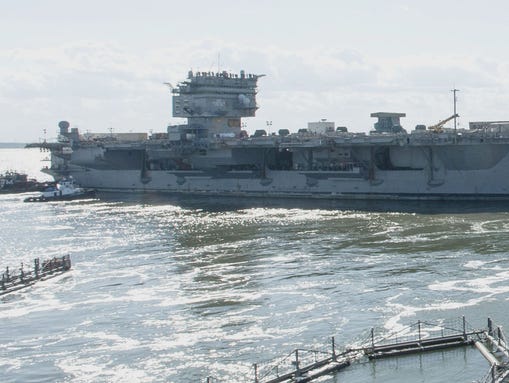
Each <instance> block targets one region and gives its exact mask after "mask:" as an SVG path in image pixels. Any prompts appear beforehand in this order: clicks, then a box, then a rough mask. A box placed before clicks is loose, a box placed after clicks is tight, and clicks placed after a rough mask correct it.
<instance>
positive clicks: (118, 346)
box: [0, 149, 509, 382]
mask: <svg viewBox="0 0 509 383" xmlns="http://www.w3.org/2000/svg"><path fill="white" fill-rule="evenodd" d="M43 157H45V154H44V153H40V152H38V151H36V150H24V149H10V150H7V149H2V150H0V167H1V168H2V169H0V170H5V169H16V170H25V171H27V172H29V173H30V174H31V175H34V176H37V177H39V178H41V176H40V173H38V171H37V169H38V168H40V167H41V166H42V165H41V163H40V162H39V161H40V159H42V158H43ZM25 196H26V195H8V196H6V195H4V196H0V228H1V231H0V249H1V253H0V260H1V262H0V267H1V268H3V267H5V266H11V267H14V266H18V265H19V264H20V262H25V263H30V262H31V261H32V259H33V258H35V257H41V258H48V257H52V256H61V255H64V254H67V253H70V254H71V258H72V261H73V269H72V271H71V272H69V273H67V274H65V275H63V276H61V277H58V278H56V279H53V280H50V281H45V282H40V283H38V284H36V285H35V286H33V287H31V288H29V289H27V290H25V291H23V292H20V293H16V294H12V295H10V296H7V297H4V298H3V299H1V300H0V375H2V377H1V378H0V380H1V381H2V382H203V381H205V379H206V377H207V376H213V377H215V378H218V379H219V381H223V382H243V381H252V376H253V369H252V364H253V363H261V364H263V362H265V361H268V360H270V359H273V358H278V357H282V356H284V355H285V354H287V353H289V352H290V351H291V350H292V349H294V348H296V347H303V348H313V347H320V348H322V347H323V346H324V345H326V344H327V342H328V337H330V336H332V335H334V336H335V337H336V342H337V343H338V344H340V345H345V346H346V345H348V344H354V343H355V342H359V341H360V340H361V339H363V338H365V337H366V336H367V334H368V333H369V330H370V328H371V327H375V328H377V330H378V331H382V332H389V331H392V330H397V329H399V328H402V327H404V326H406V325H408V324H411V323H413V322H415V321H417V320H418V319H422V320H442V319H449V318H457V317H459V316H462V315H465V316H466V318H467V320H468V322H469V323H470V324H471V325H472V326H473V327H484V326H485V323H486V318H487V317H488V316H490V317H492V318H493V319H494V320H495V322H497V323H498V324H501V325H505V327H506V328H509V327H508V326H507V325H508V324H509V319H508V317H507V312H508V310H507V308H508V302H507V300H508V299H509V259H508V257H507V249H508V248H509V236H508V235H507V232H508V229H509V207H508V206H506V205H486V204H470V205H465V206H461V205H459V206H455V205H454V204H453V205H451V204H433V205H429V204H428V205H423V204H405V205H394V204H390V205H388V204H386V203H371V204H369V205H362V204H359V203H357V204H345V203H342V204H339V203H332V202H323V203H314V204H309V203H305V202H303V201H298V200H296V201H263V200H262V201H260V200H253V201H251V200H247V199H243V200H230V199H227V198H224V199H206V198H199V199H196V198H177V197H171V196H155V195H128V194H125V195H122V194H104V195H100V196H99V197H100V198H99V199H98V200H90V201H71V202H65V203H44V204H26V203H23V202H22V200H23V198H24V197H25ZM487 370H488V364H487V362H485V361H484V360H483V359H482V358H481V357H480V356H479V355H478V353H477V352H475V351H473V350H471V349H466V350H455V351H451V352H444V353H435V354H432V355H427V356H422V357H411V358H402V359H392V360H388V361H383V362H377V363H376V364H367V365H357V366H354V367H352V368H350V369H347V370H345V371H344V372H341V373H339V374H338V375H337V376H336V377H329V378H326V379H324V380H322V381H323V382H339V381H342V382H344V381H355V382H409V381H416V382H443V381H451V382H452V381H457V382H471V381H473V380H475V379H479V378H481V377H482V375H484V373H485V372H487ZM249 379H251V380H249Z"/></svg>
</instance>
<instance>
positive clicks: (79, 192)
mask: <svg viewBox="0 0 509 383" xmlns="http://www.w3.org/2000/svg"><path fill="white" fill-rule="evenodd" d="M94 195H95V190H93V189H83V188H81V187H79V186H78V185H77V184H76V183H75V182H74V179H72V178H67V179H63V180H61V181H60V182H57V184H56V185H55V186H50V187H48V188H46V189H45V190H44V191H43V192H42V194H41V195H39V196H37V197H28V198H25V200H24V201H25V202H49V201H69V200H73V199H81V198H87V197H93V196H94Z"/></svg>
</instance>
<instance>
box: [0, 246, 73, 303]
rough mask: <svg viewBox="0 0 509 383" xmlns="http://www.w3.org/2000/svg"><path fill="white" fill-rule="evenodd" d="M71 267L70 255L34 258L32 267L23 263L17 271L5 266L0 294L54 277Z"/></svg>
mask: <svg viewBox="0 0 509 383" xmlns="http://www.w3.org/2000/svg"><path fill="white" fill-rule="evenodd" d="M70 269H71V257H70V256H69V255H64V256H63V257H54V258H51V259H48V260H44V261H42V262H41V261H40V259H39V258H36V259H34V261H33V268H30V269H27V268H26V267H25V265H24V264H23V263H21V267H20V268H19V269H18V270H17V272H12V271H11V270H10V269H9V267H6V268H5V271H4V272H3V273H2V278H1V279H0V296H2V295H5V294H9V293H12V292H14V291H18V290H21V289H24V288H26V287H29V286H32V285H34V284H35V283H36V282H38V281H44V280H47V279H50V278H54V277H56V276H58V275H60V274H63V273H65V272H66V271H69V270H70Z"/></svg>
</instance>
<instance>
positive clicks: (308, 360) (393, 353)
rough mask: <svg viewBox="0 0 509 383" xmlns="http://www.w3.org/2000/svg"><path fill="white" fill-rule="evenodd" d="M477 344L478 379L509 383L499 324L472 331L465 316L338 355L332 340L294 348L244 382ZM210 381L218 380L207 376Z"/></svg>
mask: <svg viewBox="0 0 509 383" xmlns="http://www.w3.org/2000/svg"><path fill="white" fill-rule="evenodd" d="M459 347H475V348H477V350H479V351H480V353H481V354H482V355H483V356H484V357H485V359H486V360H487V361H488V363H489V369H487V372H486V374H485V376H484V377H482V379H480V380H476V381H475V382H477V383H509V344H508V342H507V341H506V338H505V335H504V333H503V331H502V328H501V327H496V328H495V326H494V325H493V322H492V321H491V319H489V318H488V326H487V328H486V329H481V330H475V329H471V328H470V327H469V326H468V324H467V322H466V320H465V318H464V317H462V318H460V319H457V320H454V321H449V322H447V323H446V322H441V323H430V322H424V321H418V322H416V323H414V324H412V325H411V326H409V327H407V328H405V329H403V330H401V331H399V332H397V333H395V334H390V335H388V336H385V337H377V336H375V332H374V330H373V329H372V330H371V333H370V335H369V337H368V339H366V340H365V341H364V342H362V344H360V345H358V346H356V347H351V348H346V349H344V351H342V352H340V353H338V352H337V351H336V345H335V342H334V338H331V343H330V344H329V345H327V346H326V347H325V348H324V349H321V350H317V349H314V350H306V349H296V350H293V351H292V352H291V353H289V354H288V355H286V356H285V357H283V358H281V359H279V360H277V361H273V362H268V363H257V364H254V365H253V369H254V371H253V375H251V378H249V377H247V378H246V380H245V381H246V382H254V383H285V382H288V383H290V382H295V383H297V382H298V383H307V382H311V381H313V380H315V379H318V378H320V377H323V376H325V375H331V374H336V373H338V372H340V371H342V370H344V369H346V368H347V367H348V366H350V365H352V364H354V363H365V362H366V361H368V362H369V361H370V360H374V359H383V358H397V357H399V356H404V355H415V354H421V353H426V352H433V351H438V350H443V349H452V348H459ZM207 382H220V380H219V379H213V378H212V377H209V378H207Z"/></svg>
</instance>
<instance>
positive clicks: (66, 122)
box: [58, 121, 69, 129]
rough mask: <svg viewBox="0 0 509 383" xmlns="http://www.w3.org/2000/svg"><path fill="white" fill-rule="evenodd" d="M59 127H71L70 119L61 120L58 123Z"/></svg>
mask: <svg viewBox="0 0 509 383" xmlns="http://www.w3.org/2000/svg"><path fill="white" fill-rule="evenodd" d="M58 127H59V128H60V129H69V122H68V121H60V122H59V123H58Z"/></svg>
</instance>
